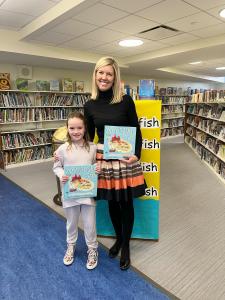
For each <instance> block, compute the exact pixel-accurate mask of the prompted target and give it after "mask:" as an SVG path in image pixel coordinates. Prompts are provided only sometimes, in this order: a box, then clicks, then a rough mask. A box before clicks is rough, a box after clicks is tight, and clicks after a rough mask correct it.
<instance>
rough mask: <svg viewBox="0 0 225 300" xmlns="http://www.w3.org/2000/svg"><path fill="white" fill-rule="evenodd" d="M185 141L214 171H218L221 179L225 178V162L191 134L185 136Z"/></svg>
mask: <svg viewBox="0 0 225 300" xmlns="http://www.w3.org/2000/svg"><path fill="white" fill-rule="evenodd" d="M185 141H186V143H187V144H189V145H190V146H191V148H192V149H193V150H195V151H196V153H197V154H198V155H199V157H200V158H201V159H203V160H204V161H205V162H206V163H207V164H208V165H209V166H211V167H212V168H213V169H214V170H215V172H216V173H218V174H219V175H220V176H221V178H222V179H225V163H224V162H223V161H221V160H220V159H218V158H217V156H216V155H214V154H213V153H212V152H210V151H209V150H208V149H206V148H205V147H204V146H202V145H201V144H199V143H198V142H197V141H196V140H195V139H193V138H192V137H191V136H188V135H187V136H186V137H185Z"/></svg>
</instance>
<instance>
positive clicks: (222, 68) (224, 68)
mask: <svg viewBox="0 0 225 300" xmlns="http://www.w3.org/2000/svg"><path fill="white" fill-rule="evenodd" d="M216 69H217V70H225V67H218V68H216Z"/></svg>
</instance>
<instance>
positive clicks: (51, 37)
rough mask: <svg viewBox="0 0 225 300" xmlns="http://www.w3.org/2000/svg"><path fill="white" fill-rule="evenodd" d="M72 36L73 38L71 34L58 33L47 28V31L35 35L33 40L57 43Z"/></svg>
mask: <svg viewBox="0 0 225 300" xmlns="http://www.w3.org/2000/svg"><path fill="white" fill-rule="evenodd" d="M72 38H73V36H71V35H69V34H67V35H65V34H63V33H58V32H54V31H51V30H49V31H46V32H44V33H42V34H40V35H39V36H37V37H35V39H34V40H36V41H43V42H48V43H51V44H53V45H58V44H60V43H63V42H65V41H67V40H69V39H72Z"/></svg>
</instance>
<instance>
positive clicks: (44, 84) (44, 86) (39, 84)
mask: <svg viewBox="0 0 225 300" xmlns="http://www.w3.org/2000/svg"><path fill="white" fill-rule="evenodd" d="M36 89H37V91H49V90H50V83H49V81H46V80H36Z"/></svg>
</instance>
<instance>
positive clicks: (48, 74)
mask: <svg viewBox="0 0 225 300" xmlns="http://www.w3.org/2000/svg"><path fill="white" fill-rule="evenodd" d="M32 69H33V79H32V80H29V89H30V90H35V81H36V80H51V79H58V80H60V79H62V78H67V77H69V78H72V79H73V81H76V80H77V81H84V82H85V91H86V92H90V91H91V80H92V71H80V70H79V71H77V70H71V69H55V68H44V67H36V66H35V67H33V68H32ZM5 72H6V73H10V76H11V82H12V89H14V88H15V80H16V78H17V77H18V76H17V74H18V73H17V66H16V65H13V64H0V73H5ZM121 77H122V80H123V81H124V82H125V83H126V84H129V85H130V86H131V87H137V86H138V82H139V79H146V78H145V77H143V78H141V77H140V76H129V75H127V74H122V76H121ZM152 79H154V78H152ZM156 82H157V83H158V86H159V87H168V86H172V87H177V88H178V87H181V88H183V89H185V88H187V87H191V88H194V89H195V88H198V89H200V88H203V89H225V84H222V83H216V82H193V81H190V82H187V81H177V80H171V79H169V78H168V79H156Z"/></svg>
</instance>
